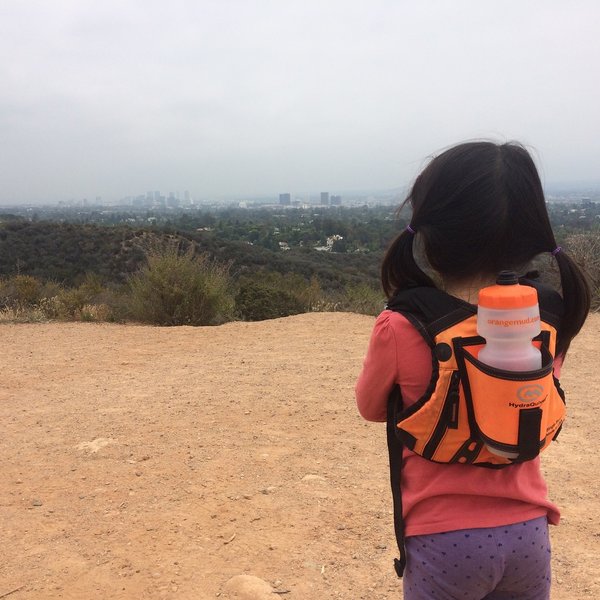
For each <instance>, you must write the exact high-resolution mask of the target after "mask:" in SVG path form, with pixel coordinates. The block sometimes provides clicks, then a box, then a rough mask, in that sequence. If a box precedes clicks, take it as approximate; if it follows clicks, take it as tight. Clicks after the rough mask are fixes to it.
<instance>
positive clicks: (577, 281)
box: [553, 248, 591, 355]
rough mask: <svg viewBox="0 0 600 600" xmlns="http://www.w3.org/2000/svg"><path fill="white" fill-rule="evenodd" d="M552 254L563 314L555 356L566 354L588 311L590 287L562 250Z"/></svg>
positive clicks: (572, 261)
mask: <svg viewBox="0 0 600 600" xmlns="http://www.w3.org/2000/svg"><path fill="white" fill-rule="evenodd" d="M557 250H558V251H555V252H553V254H554V256H555V258H556V262H557V264H558V269H559V271H560V283H561V288H562V297H563V305H564V314H563V316H562V319H561V327H560V331H559V334H558V341H557V349H556V350H557V354H563V355H564V354H566V352H567V350H568V349H569V346H570V344H571V340H572V339H573V338H574V337H575V336H576V335H577V334H578V333H579V330H580V329H581V328H582V327H583V323H584V322H585V319H586V317H587V315H588V312H589V310H590V303H591V292H590V286H589V284H588V282H587V279H586V277H585V275H584V273H583V271H582V270H581V269H580V268H579V266H578V265H577V263H576V262H575V261H574V260H573V259H572V258H571V257H570V256H569V255H568V254H566V253H565V252H564V251H563V250H562V249H560V248H558V249H557Z"/></svg>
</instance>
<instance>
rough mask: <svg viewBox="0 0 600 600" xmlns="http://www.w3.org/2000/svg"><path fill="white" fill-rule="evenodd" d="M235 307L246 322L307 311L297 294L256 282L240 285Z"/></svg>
mask: <svg viewBox="0 0 600 600" xmlns="http://www.w3.org/2000/svg"><path fill="white" fill-rule="evenodd" d="M235 307H236V310H237V312H238V315H239V316H240V318H242V319H244V320H246V321H264V320H265V319H276V318H277V317H287V316H289V315H297V314H299V313H302V312H305V311H306V306H305V305H304V304H303V303H302V301H301V300H300V299H299V298H298V297H297V296H296V295H295V294H293V293H291V292H288V291H286V290H284V289H280V288H276V287H271V286H268V285H266V284H264V283H256V282H246V283H243V284H241V285H240V287H239V290H238V293H237V295H236V297H235Z"/></svg>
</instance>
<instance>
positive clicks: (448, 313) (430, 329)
mask: <svg viewBox="0 0 600 600" xmlns="http://www.w3.org/2000/svg"><path fill="white" fill-rule="evenodd" d="M386 308H388V309H389V310H393V311H396V312H399V313H402V314H403V315H404V316H405V317H406V318H407V319H408V320H409V321H410V322H411V324H413V325H414V326H415V327H416V329H417V330H418V331H419V333H421V335H422V336H423V337H424V338H425V341H426V342H427V343H428V344H429V346H431V347H433V345H434V338H435V336H436V335H437V334H438V333H440V331H443V330H444V329H448V328H449V327H452V326H453V325H456V324H457V323H459V322H460V321H464V320H465V319H467V318H469V317H471V316H473V315H474V314H476V313H477V307H476V306H475V305H473V304H469V303H468V302H465V301H463V300H460V299H459V298H454V297H453V296H450V295H448V294H446V292H443V291H442V290H439V289H437V288H431V287H415V288H409V289H407V290H403V291H401V292H400V293H399V294H397V295H396V296H394V297H393V298H391V299H390V301H389V302H388V304H387V306H386Z"/></svg>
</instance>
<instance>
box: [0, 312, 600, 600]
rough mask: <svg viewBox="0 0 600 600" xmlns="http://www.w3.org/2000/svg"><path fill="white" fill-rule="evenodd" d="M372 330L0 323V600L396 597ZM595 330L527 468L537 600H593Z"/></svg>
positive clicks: (598, 544) (598, 470)
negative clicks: (542, 511) (537, 532)
mask: <svg viewBox="0 0 600 600" xmlns="http://www.w3.org/2000/svg"><path fill="white" fill-rule="evenodd" d="M372 324H373V319H372V318H369V317H366V316H359V315H355V314H343V313H331V314H327V313H320V314H306V315H299V316H296V317H290V318H285V319H277V320H273V321H266V322H262V323H229V324H227V325H223V326H221V327H202V328H191V327H179V328H170V329H168V328H164V329H160V328H152V327H141V326H131V325H129V326H122V325H104V324H103V325H98V324H84V323H73V324H56V323H49V324H32V325H6V324H5V325H2V326H0V336H1V341H2V363H1V364H2V386H1V391H0V394H1V396H0V416H1V428H0V453H1V456H2V462H3V468H2V485H1V486H0V527H1V531H2V544H1V548H0V598H9V599H10V600H21V599H25V598H27V599H44V600H48V599H54V598H77V599H88V598H89V599H95V598H110V599H146V598H147V599H158V598H173V599H181V600H184V599H185V600H188V599H189V600H204V599H214V598H221V599H230V598H231V599H233V598H240V599H246V600H265V599H267V598H272V599H275V598H288V599H289V600H294V599H295V600H317V599H319V600H321V599H335V598H341V599H344V600H360V599H369V600H379V599H381V600H383V599H392V598H394V599H395V598H398V599H399V598H401V583H400V581H399V580H397V578H396V577H395V575H394V573H393V571H392V558H393V557H394V556H395V552H394V538H393V532H392V519H391V501H390V492H389V488H388V473H387V457H386V449H385V440H384V426H383V425H381V424H372V423H366V422H363V421H362V420H361V418H360V417H359V416H358V415H357V412H356V409H355V405H354V397H353V385H354V380H355V378H356V375H357V373H358V372H359V370H360V366H361V362H362V357H363V354H364V352H365V350H366V346H367V341H368V337H369V334H370V330H371V326H372ZM599 339H600V315H593V316H592V317H590V320H589V321H588V323H587V325H586V328H585V331H584V332H583V333H582V334H581V335H580V337H579V338H577V340H576V342H575V343H574V345H573V347H572V350H571V353H570V356H569V357H568V360H567V363H566V365H565V368H564V373H563V384H564V387H565V389H566V390H567V392H568V400H569V419H568V422H567V425H566V426H565V429H564V431H563V434H562V436H561V442H560V443H559V444H554V445H553V447H551V448H550V449H549V450H548V452H547V453H546V454H547V455H546V456H545V457H544V461H543V463H544V471H545V473H546V475H547V479H548V482H549V486H550V493H551V497H552V498H553V499H554V500H555V501H557V502H558V503H559V505H560V506H561V507H562V509H563V522H562V524H561V525H560V526H559V527H557V528H552V540H553V547H554V555H553V556H554V558H553V561H554V565H553V568H554V572H553V580H554V583H553V596H552V597H553V599H554V600H567V599H569V600H573V599H578V598H596V599H597V598H600V562H599V561H600V507H599V500H598V496H599V492H600V484H599V474H600V458H599V456H600V449H599V442H598V440H599V439H600V427H599V409H598V400H599V399H600V369H599V362H598V356H597V350H598V346H599Z"/></svg>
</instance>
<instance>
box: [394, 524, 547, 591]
mask: <svg viewBox="0 0 600 600" xmlns="http://www.w3.org/2000/svg"><path fill="white" fill-rule="evenodd" d="M406 551H407V556H408V560H407V564H406V571H405V572H404V579H403V590H404V600H450V599H464V600H484V599H485V600H548V599H549V598H550V540H549V537H548V523H547V520H546V517H539V518H537V519H533V520H531V521H526V522H520V523H516V524H514V525H504V526H501V527H486V528H482V529H462V530H460V531H449V532H446V533H435V534H432V535H415V536H411V537H408V538H406Z"/></svg>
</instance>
